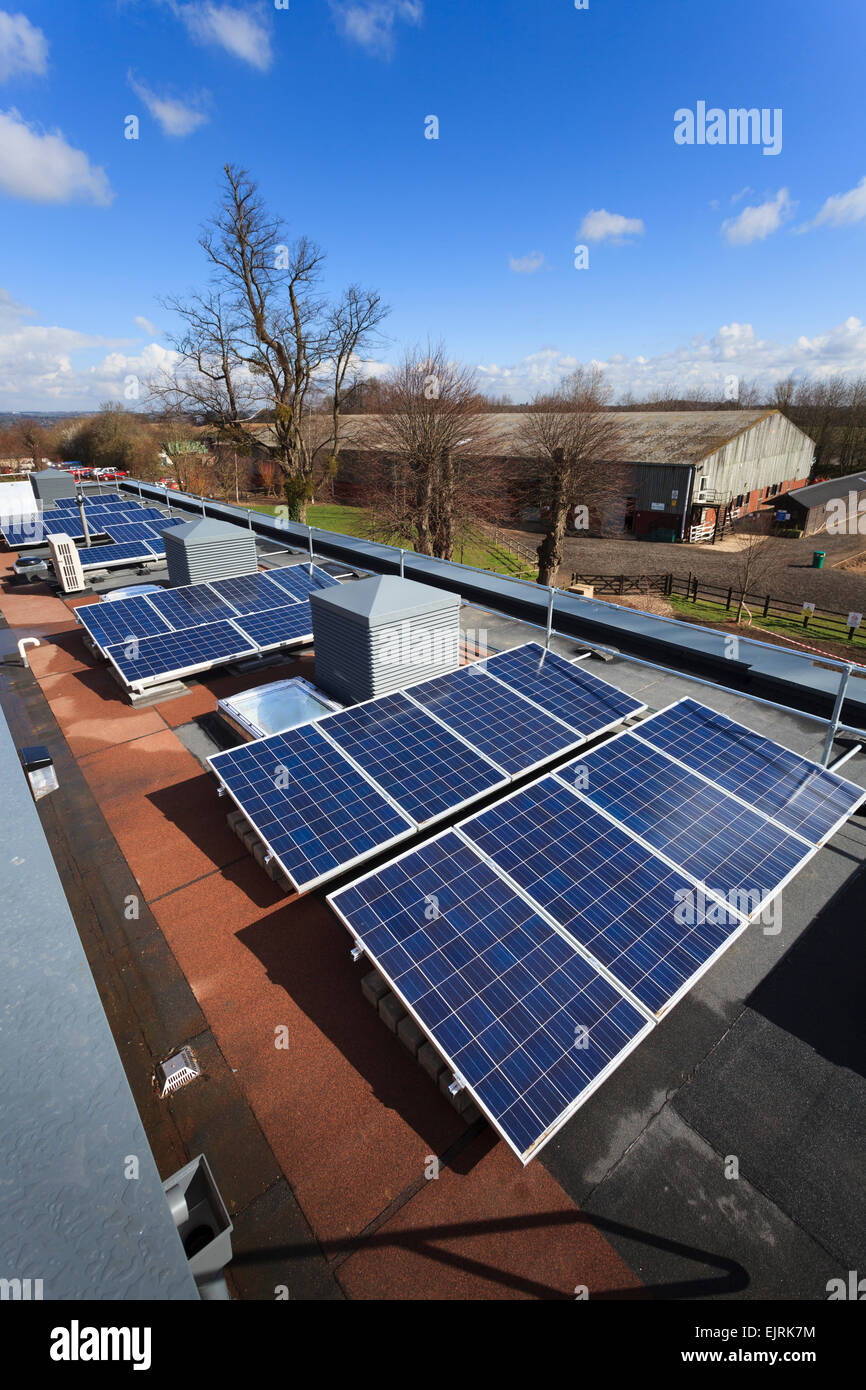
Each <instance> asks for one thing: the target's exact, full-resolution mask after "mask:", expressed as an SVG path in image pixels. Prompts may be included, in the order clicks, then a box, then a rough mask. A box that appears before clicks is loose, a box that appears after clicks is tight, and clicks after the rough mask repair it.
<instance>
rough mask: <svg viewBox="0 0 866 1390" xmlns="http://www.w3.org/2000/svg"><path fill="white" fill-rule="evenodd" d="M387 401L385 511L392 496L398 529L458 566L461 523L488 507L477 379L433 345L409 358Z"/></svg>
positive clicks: (381, 433)
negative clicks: (480, 483) (456, 553)
mask: <svg viewBox="0 0 866 1390" xmlns="http://www.w3.org/2000/svg"><path fill="white" fill-rule="evenodd" d="M382 397H383V413H382V415H381V417H380V420H379V425H378V431H377V432H378V440H377V443H378V445H379V447H380V448H381V449H382V450H383V451H384V453H385V456H386V457H385V460H384V462H383V464H382V466H381V470H380V476H379V487H378V492H379V495H380V497H379V510H380V511H381V510H383V508H382V500H383V499H382V493H383V491H384V493H385V494H387V496H388V497H389V498H390V506H389V507H388V504H386V510H387V511H390V517H389V520H390V522H391V524H392V526H393V528H394V530H395V531H396V532H397V533H398V534H400V535H402V536H404V537H405V538H406V539H407V540H409V539H411V541H412V543H413V544H414V546H415V549H416V550H418V551H419V552H420V553H421V554H422V555H436V556H438V557H439V558H440V559H444V560H450V559H452V558H453V555H454V545H455V539H456V536H457V532H458V528H459V523H460V519H461V518H462V519H463V520H467V519H469V518H470V517H471V516H472V515H473V514H476V513H477V508H478V507H479V506H480V505H483V504H481V503H480V494H481V492H482V489H480V488H479V487H478V484H477V480H478V476H479V470H480V468H481V467H482V465H481V463H480V460H482V459H485V457H486V453H487V450H488V425H487V412H486V411H485V408H484V402H483V400H482V399H481V397H480V396H479V393H478V386H477V381H476V377H475V373H474V371H473V369H471V368H469V367H464V366H461V365H460V364H459V363H455V362H452V361H450V360H449V358H448V354H447V352H446V350H445V347H444V346H443V344H442V343H439V344H438V345H437V346H435V347H433V346H431V345H429V344H428V346H427V349H426V350H423V351H422V350H421V349H418V348H414V349H412V350H410V351H409V352H407V353H406V355H405V356H404V358H403V361H402V362H401V363H400V364H399V366H397V367H395V368H394V370H393V371H392V372H391V373H390V374H389V376H388V377H387V378H386V380H385V382H384V383H383V387H382ZM483 466H484V467H487V464H486V463H485V465H483ZM494 471H495V470H494V469H493V468H492V467H491V469H490V472H489V473H488V483H489V481H490V479H491V478H492V476H493V472H494Z"/></svg>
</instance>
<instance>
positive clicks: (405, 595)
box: [310, 575, 460, 703]
mask: <svg viewBox="0 0 866 1390" xmlns="http://www.w3.org/2000/svg"><path fill="white" fill-rule="evenodd" d="M310 607H311V609H312V613H313V641H314V644H315V657H316V684H317V685H320V686H321V687H322V689H323V690H327V691H328V692H329V694H331V695H334V696H336V698H337V699H338V700H342V701H343V702H344V703H351V702H353V701H357V700H369V699H372V698H373V697H374V696H376V695H387V694H389V693H390V692H391V691H394V690H402V689H403V688H404V687H405V686H407V685H412V684H413V683H414V682H416V681H421V680H429V679H430V678H431V677H433V676H441V675H445V673H446V672H448V671H454V670H456V669H457V667H458V666H459V664H460V596H459V594H451V593H448V592H447V590H444V589H434V588H431V587H429V586H428V585H427V584H416V583H415V582H414V581H413V580H411V579H397V578H393V577H391V576H390V575H379V576H377V577H376V578H374V579H361V580H359V581H358V582H357V583H355V584H343V585H341V586H340V588H339V589H323V590H320V591H317V592H313V593H312V594H311V595H310Z"/></svg>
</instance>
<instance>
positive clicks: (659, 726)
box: [635, 699, 866, 845]
mask: <svg viewBox="0 0 866 1390" xmlns="http://www.w3.org/2000/svg"><path fill="white" fill-rule="evenodd" d="M635 732H636V734H637V735H638V737H639V738H641V739H643V740H645V741H646V742H647V743H651V744H652V745H653V747H655V748H660V749H661V750H662V752H665V753H669V754H670V756H671V757H675V758H679V759H680V761H681V762H684V763H687V764H688V766H689V767H693V768H695V770H696V771H697V772H700V773H702V775H703V776H704V777H707V778H709V780H710V781H711V782H715V783H716V785H717V786H719V787H722V788H723V789H724V790H725V791H728V792H733V793H734V795H735V796H739V797H742V799H743V800H744V801H747V802H748V803H749V805H750V806H754V807H755V809H756V810H757V811H763V812H764V814H765V815H767V816H772V817H773V818H774V820H777V821H778V822H779V823H780V824H781V825H784V826H785V827H786V829H788V830H794V831H796V833H797V834H798V835H802V836H803V838H804V839H806V840H808V841H809V843H810V844H814V845H818V844H820V843H821V841H822V840H823V839H824V837H825V836H826V835H828V834H829V833H830V832H831V831H832V830H834V829H835V828H836V826H837V825H838V824H839V823H840V821H842V820H844V819H846V818H847V817H848V816H850V815H851V814H852V813H853V812H854V810H855V809H856V807H857V806H859V805H860V804H861V802H862V801H863V799H864V797H866V792H864V790H863V788H862V787H856V786H854V784H853V783H852V782H847V781H846V780H845V779H844V778H843V777H837V776H836V774H835V773H833V772H828V771H827V769H826V768H823V767H819V766H818V764H817V763H813V762H810V761H809V760H808V759H807V758H801V757H799V756H798V754H796V753H791V752H790V751H789V750H788V749H787V748H782V747H781V745H780V744H778V743H773V742H771V740H770V739H767V738H763V737H762V736H761V735H760V734H756V733H753V732H752V730H751V729H746V728H744V726H743V725H742V724H735V723H734V721H733V720H732V719H728V718H726V717H725V715H723V714H717V713H716V712H715V710H711V709H708V708H707V707H706V705H701V704H699V703H698V702H697V701H696V700H689V699H686V700H680V701H679V702H678V703H677V704H676V705H674V706H673V708H672V709H669V710H663V711H662V712H661V713H660V714H655V715H653V717H652V718H651V719H647V720H645V721H644V722H643V723H642V724H641V725H640V726H639V727H638V728H637V729H636V730H635Z"/></svg>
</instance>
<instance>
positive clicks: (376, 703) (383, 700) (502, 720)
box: [210, 567, 645, 891]
mask: <svg viewBox="0 0 866 1390" xmlns="http://www.w3.org/2000/svg"><path fill="white" fill-rule="evenodd" d="M296 572H297V575H298V577H299V578H301V579H302V580H303V581H304V582H305V580H306V576H305V574H304V572H303V571H302V570H301V569H300V567H298V568H297V571H296ZM278 575H279V577H280V578H281V579H282V580H283V582H284V583H285V582H286V581H291V580H292V578H293V573H292V571H290V570H281V571H279V572H278ZM237 622H238V623H239V624H247V620H246V619H240V618H239V619H238V620H237ZM534 646H535V644H530V647H534ZM539 650H540V649H539ZM530 655H532V653H530ZM563 665H564V666H568V663H567V662H563ZM550 669H551V670H552V671H553V670H554V668H553V667H552V666H551V668H550ZM555 674H556V676H557V677H561V675H562V673H561V672H558V671H556V673H555ZM599 684H600V685H601V686H602V687H604V690H603V692H602V693H603V694H604V696H605V698H606V699H612V698H613V695H614V692H613V691H612V688H611V687H609V686H606V684H605V682H603V681H602V682H599ZM615 693H616V695H617V696H618V697H619V700H620V703H621V706H622V709H623V717H624V715H625V714H626V713H628V714H634V713H637V712H638V711H640V710H642V709H644V708H645V706H643V705H641V704H640V703H639V702H638V701H637V700H633V699H631V698H630V697H628V696H621V695H619V692H615ZM564 714H567V715H568V717H569V718H570V719H572V720H574V721H575V722H573V723H571V724H569V723H567V722H565V719H556V718H553V717H551V716H550V715H548V714H546V713H545V711H544V710H542V709H540V708H539V706H538V705H537V704H535V703H534V702H533V701H532V700H530V699H528V698H526V697H524V696H522V695H519V694H518V693H517V692H516V691H515V690H512V689H510V688H509V687H507V686H505V685H503V684H501V683H500V682H499V681H497V680H495V679H494V678H493V677H492V676H491V675H489V674H488V672H487V670H486V669H485V663H484V662H478V663H476V664H475V665H474V666H464V667H462V668H461V669H460V670H457V671H453V672H451V673H450V674H449V675H446V676H442V677H439V678H437V679H436V680H434V681H430V682H422V683H421V684H419V685H413V686H410V687H409V688H408V689H407V690H405V691H402V692H399V693H397V694H392V695H386V696H381V697H379V698H377V699H374V700H368V701H366V702H365V703H363V704H361V705H356V706H353V707H351V708H349V709H346V710H342V711H338V712H336V713H333V714H327V715H325V716H323V717H322V718H320V719H319V720H318V721H317V723H316V727H317V728H318V730H319V731H320V732H321V734H322V735H323V737H324V738H326V739H327V740H329V741H330V742H331V743H332V744H333V745H334V747H335V749H337V750H339V753H340V754H341V755H342V756H343V758H344V759H345V761H346V762H347V763H348V764H350V765H352V766H355V767H356V768H358V769H359V770H361V771H363V772H364V773H365V774H366V775H367V776H368V777H369V778H370V779H371V780H372V781H373V782H375V784H376V786H377V787H378V788H379V789H380V791H381V792H382V794H383V795H385V796H386V797H388V798H389V799H390V800H391V801H393V803H394V804H395V805H396V806H398V807H399V808H400V810H401V812H402V813H403V814H404V816H406V817H407V818H408V819H409V820H410V821H411V823H412V825H413V828H415V829H416V830H417V829H420V828H422V827H423V826H427V825H430V824H431V823H433V822H434V821H436V820H439V819H441V818H442V817H443V816H445V815H448V814H449V813H454V812H457V811H459V810H461V809H462V808H464V807H466V806H469V805H471V803H472V802H474V801H477V800H478V799H479V798H480V797H483V796H487V795H490V794H491V793H492V792H495V791H497V790H499V789H501V788H503V787H505V786H507V785H508V784H509V783H510V782H511V781H512V779H513V778H514V777H517V776H520V775H522V774H524V773H526V772H527V771H529V770H530V769H531V768H533V767H536V766H537V765H538V764H539V763H540V762H549V761H550V760H551V759H552V758H554V757H556V756H557V755H558V754H563V753H567V752H569V751H570V750H572V749H574V748H576V747H579V746H580V745H581V744H582V743H583V742H584V741H585V735H584V734H583V732H582V730H581V727H580V724H579V722H576V721H577V720H578V719H584V720H585V721H586V723H587V724H588V725H589V726H592V725H594V724H595V722H596V721H595V717H594V714H595V712H594V711H593V710H592V709H591V708H590V707H589V706H587V705H586V703H585V702H583V703H582V704H581V706H580V708H579V709H578V708H577V707H575V708H573V709H571V710H565V711H564ZM274 737H275V739H276V741H277V742H278V740H279V738H280V735H276V736H274ZM261 743H262V746H263V749H264V750H265V751H266V752H267V750H268V747H269V740H268V739H264V740H261ZM242 757H243V750H241V749H231V750H228V751H227V752H224V753H218V754H215V755H214V757H213V758H211V760H210V764H211V767H212V768H213V770H214V772H215V773H216V774H217V776H218V777H219V778H220V780H221V781H222V782H223V785H224V786H225V787H226V788H227V789H228V790H229V791H230V793H231V795H232V797H233V798H234V800H235V802H236V804H237V805H238V807H239V809H240V810H241V811H242V812H243V813H244V815H245V816H246V817H247V819H248V820H249V822H250V824H251V825H252V826H253V827H254V828H255V829H256V830H257V831H258V832H259V834H260V835H262V838H263V839H264V838H266V836H265V834H264V831H263V828H262V825H261V824H260V820H259V818H260V817H261V815H262V803H261V801H260V799H259V798H258V795H256V796H255V797H252V798H251V799H250V798H247V797H246V796H245V794H244V788H243V785H242V784H240V785H238V784H237V783H235V784H234V785H230V784H229V780H228V778H227V776H226V775H225V774H226V773H227V772H229V771H230V770H231V769H232V768H233V766H234V762H235V760H236V759H239V758H242ZM279 800H280V799H279V798H275V805H276V804H278V803H279ZM346 814H348V812H347V813H346ZM308 830H309V835H308V839H311V838H312V837H313V834H314V832H313V831H312V828H311V827H308ZM377 848H380V846H377ZM277 858H278V860H279V863H280V867H281V868H282V869H283V872H284V873H285V874H286V876H287V878H288V879H289V881H290V882H291V883H293V884H294V885H295V887H296V888H297V889H298V890H299V891H307V890H309V889H310V888H312V887H315V886H316V884H317V883H318V882H320V881H321V880H320V878H319V877H316V879H315V880H310V879H309V878H308V877H306V876H305V875H306V873H307V868H308V865H307V863H306V862H305V860H304V858H303V857H301V859H300V860H299V858H298V856H297V854H296V852H295V850H294V846H293V845H291V844H290V845H289V846H287V857H285V858H284V857H282V856H281V855H280V854H277ZM346 867H347V865H346V863H345V862H341V861H340V860H339V857H337V856H335V857H334V862H333V863H332V864H331V866H330V867H329V870H328V874H327V876H328V877H330V876H332V875H333V874H334V873H338V872H341V871H342V870H344V869H345V868H346Z"/></svg>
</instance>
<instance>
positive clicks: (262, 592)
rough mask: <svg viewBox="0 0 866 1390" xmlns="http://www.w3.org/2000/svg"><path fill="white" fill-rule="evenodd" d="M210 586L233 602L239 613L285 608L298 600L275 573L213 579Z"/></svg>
mask: <svg viewBox="0 0 866 1390" xmlns="http://www.w3.org/2000/svg"><path fill="white" fill-rule="evenodd" d="M210 587H211V588H212V589H213V590H214V592H215V593H217V594H219V595H220V597H221V598H224V599H225V600H226V601H227V602H228V603H230V604H231V606H232V608H234V609H235V611H236V612H237V613H260V612H262V610H264V609H267V608H275V607H280V608H284V607H285V606H286V605H287V604H289V603H294V602H296V600H295V599H293V598H292V597H291V596H290V595H289V594H288V593H287V592H286V591H285V590H284V589H283V588H281V586H280V585H279V584H276V583H275V582H274V578H273V575H271V574H263V573H261V572H258V573H256V574H241V575H238V576H237V577H236V578H233V579H212V580H211V581H210Z"/></svg>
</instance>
